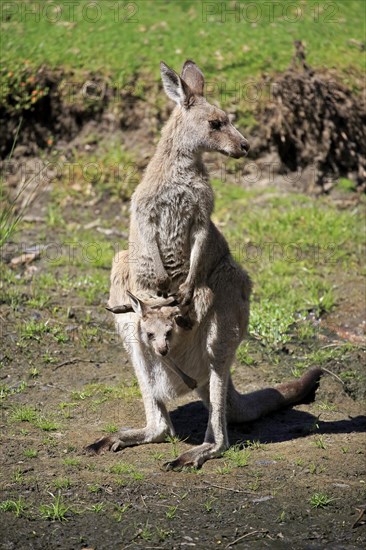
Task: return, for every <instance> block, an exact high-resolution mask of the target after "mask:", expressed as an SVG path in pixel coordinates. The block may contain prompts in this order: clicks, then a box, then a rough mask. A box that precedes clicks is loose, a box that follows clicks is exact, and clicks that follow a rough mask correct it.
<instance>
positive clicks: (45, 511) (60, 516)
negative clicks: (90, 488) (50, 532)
mask: <svg viewBox="0 0 366 550" xmlns="http://www.w3.org/2000/svg"><path fill="white" fill-rule="evenodd" d="M52 498H53V501H52V502H51V503H50V504H41V506H40V508H39V511H40V514H41V517H42V518H43V519H49V520H51V521H67V520H68V517H67V515H70V513H72V509H71V507H70V506H67V505H66V504H65V503H64V501H63V497H62V495H61V493H60V492H58V494H57V495H56V496H55V495H52Z"/></svg>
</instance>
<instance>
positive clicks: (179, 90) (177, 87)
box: [160, 61, 193, 105]
mask: <svg viewBox="0 0 366 550" xmlns="http://www.w3.org/2000/svg"><path fill="white" fill-rule="evenodd" d="M160 73H161V78H162V81H163V86H164V90H165V93H166V95H167V96H168V97H170V99H172V100H173V101H175V103H177V104H178V105H187V104H188V103H189V99H190V97H191V96H192V95H193V94H192V91H191V90H190V88H189V86H187V84H186V83H185V82H184V80H182V79H181V77H180V76H179V75H178V74H177V73H176V72H175V71H173V69H171V68H170V67H168V65H166V64H165V63H164V62H163V61H161V62H160Z"/></svg>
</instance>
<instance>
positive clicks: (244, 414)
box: [227, 367, 323, 423]
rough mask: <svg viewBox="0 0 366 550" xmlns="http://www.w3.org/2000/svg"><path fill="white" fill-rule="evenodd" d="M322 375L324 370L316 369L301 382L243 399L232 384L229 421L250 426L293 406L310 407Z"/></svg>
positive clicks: (228, 412) (279, 386)
mask: <svg viewBox="0 0 366 550" xmlns="http://www.w3.org/2000/svg"><path fill="white" fill-rule="evenodd" d="M322 374H323V371H322V369H320V368H318V367H313V368H311V369H310V370H308V371H307V372H306V373H305V374H303V375H302V376H301V378H299V379H295V380H292V381H291V382H286V383H284V384H279V385H278V386H275V387H274V388H265V389H263V390H258V391H254V392H251V393H248V394H244V395H242V394H240V393H238V392H237V391H236V389H235V388H234V386H233V384H232V382H231V380H230V383H229V388H228V399H227V417H228V421H229V422H234V423H241V422H251V421H253V420H257V419H258V418H260V417H261V416H265V415H267V414H269V413H271V412H275V411H278V410H280V409H283V408H285V407H289V406H291V405H295V404H300V403H310V402H311V401H313V400H314V397H315V392H316V390H317V388H318V386H319V380H320V378H321V376H322Z"/></svg>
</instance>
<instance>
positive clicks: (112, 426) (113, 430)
mask: <svg viewBox="0 0 366 550" xmlns="http://www.w3.org/2000/svg"><path fill="white" fill-rule="evenodd" d="M102 431H103V432H106V433H108V434H113V433H116V432H118V426H116V425H115V424H106V426H105V427H104V429H103V430H102Z"/></svg>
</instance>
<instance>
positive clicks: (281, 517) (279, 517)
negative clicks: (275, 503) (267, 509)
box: [277, 510, 286, 523]
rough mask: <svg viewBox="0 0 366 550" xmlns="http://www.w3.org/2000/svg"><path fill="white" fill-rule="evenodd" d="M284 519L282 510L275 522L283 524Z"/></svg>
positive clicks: (284, 514)
mask: <svg viewBox="0 0 366 550" xmlns="http://www.w3.org/2000/svg"><path fill="white" fill-rule="evenodd" d="M285 519H286V512H285V510H282V512H281V513H280V514H279V516H278V519H277V521H278V523H283V522H284V521H285Z"/></svg>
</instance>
